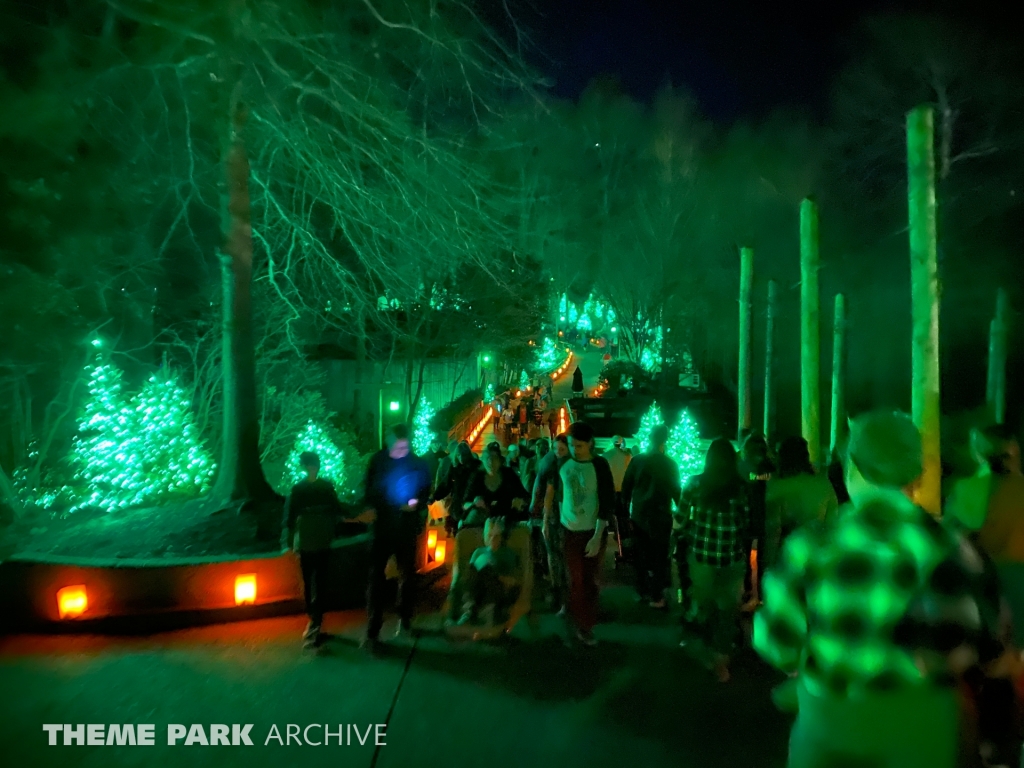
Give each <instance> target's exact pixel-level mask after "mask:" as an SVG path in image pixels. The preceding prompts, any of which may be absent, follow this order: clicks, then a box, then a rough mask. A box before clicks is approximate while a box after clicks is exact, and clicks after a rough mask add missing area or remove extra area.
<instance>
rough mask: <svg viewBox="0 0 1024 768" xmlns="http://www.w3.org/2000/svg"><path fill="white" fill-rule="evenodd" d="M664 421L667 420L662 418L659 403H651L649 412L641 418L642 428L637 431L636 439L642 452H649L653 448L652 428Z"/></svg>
mask: <svg viewBox="0 0 1024 768" xmlns="http://www.w3.org/2000/svg"><path fill="white" fill-rule="evenodd" d="M664 423H665V420H664V418H662V415H661V408H659V407H658V404H657V403H651V407H650V408H648V409H647V413H645V414H644V415H643V418H642V419H640V429H639V430H637V433H636V441H637V444H638V445H639V446H640V452H641V453H647V451H649V450H650V449H651V430H653V429H654V428H655V427H656V426H658V425H659V424H664Z"/></svg>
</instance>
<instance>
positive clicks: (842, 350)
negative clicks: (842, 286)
mask: <svg viewBox="0 0 1024 768" xmlns="http://www.w3.org/2000/svg"><path fill="white" fill-rule="evenodd" d="M845 432H846V300H845V299H844V298H843V294H841V293H837V294H836V309H835V315H834V317H833V320H832V425H831V430H830V438H829V442H828V449H829V456H830V458H831V456H834V455H835V451H836V447H837V446H838V445H839V444H840V442H841V441H842V439H843V435H844V434H845Z"/></svg>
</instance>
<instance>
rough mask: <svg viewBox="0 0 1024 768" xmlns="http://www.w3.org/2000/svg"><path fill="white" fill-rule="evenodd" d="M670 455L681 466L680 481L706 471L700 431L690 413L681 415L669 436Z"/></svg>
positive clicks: (685, 411)
mask: <svg viewBox="0 0 1024 768" xmlns="http://www.w3.org/2000/svg"><path fill="white" fill-rule="evenodd" d="M668 455H669V456H671V457H672V458H673V459H674V460H675V462H676V464H678V465H679V479H680V480H681V481H682V482H684V483H685V482H686V480H687V478H689V477H692V476H693V475H699V474H700V473H701V472H702V471H703V470H704V451H703V450H702V449H701V444H700V431H699V430H698V429H697V422H696V421H694V419H693V417H692V416H691V415H690V412H689V411H687V410H684V411H683V412H682V413H680V414H679V421H678V422H676V425H675V426H674V427H672V431H671V432H669V435H668Z"/></svg>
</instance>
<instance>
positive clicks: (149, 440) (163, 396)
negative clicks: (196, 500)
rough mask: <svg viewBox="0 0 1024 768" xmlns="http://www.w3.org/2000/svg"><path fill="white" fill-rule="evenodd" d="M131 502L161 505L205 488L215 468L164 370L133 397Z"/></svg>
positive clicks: (183, 397) (186, 403)
mask: <svg viewBox="0 0 1024 768" xmlns="http://www.w3.org/2000/svg"><path fill="white" fill-rule="evenodd" d="M133 406H134V407H133V408H132V411H133V417H132V435H133V437H132V443H131V445H132V457H133V462H134V466H133V469H134V470H135V471H134V473H133V477H132V480H131V486H132V487H131V491H132V502H133V503H136V504H137V503H145V502H157V501H166V500H168V499H172V498H178V497H188V496H196V495H199V494H201V493H204V492H206V491H208V490H209V488H210V484H211V482H212V481H213V477H214V472H215V470H216V465H215V464H214V462H213V459H212V458H211V457H210V454H209V452H208V451H207V450H206V447H205V446H204V445H203V444H202V441H201V439H200V436H199V432H198V430H197V429H196V425H195V418H194V416H193V413H192V403H191V401H190V399H189V396H188V394H186V392H185V390H184V389H182V388H181V386H179V384H178V380H177V378H176V377H174V376H173V375H171V374H170V373H169V372H168V371H166V370H161V371H160V372H158V373H156V374H154V375H153V376H151V377H150V378H149V381H147V382H146V384H145V385H144V386H143V388H142V391H141V392H139V394H138V395H137V396H136V397H135V398H134V399H133Z"/></svg>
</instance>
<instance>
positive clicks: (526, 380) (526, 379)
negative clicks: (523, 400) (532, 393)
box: [519, 371, 530, 391]
mask: <svg viewBox="0 0 1024 768" xmlns="http://www.w3.org/2000/svg"><path fill="white" fill-rule="evenodd" d="M519 388H520V389H522V390H524V391H525V390H527V389H529V388H530V375H529V374H528V373H527V372H526V371H522V372H521V373H520V374H519Z"/></svg>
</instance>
